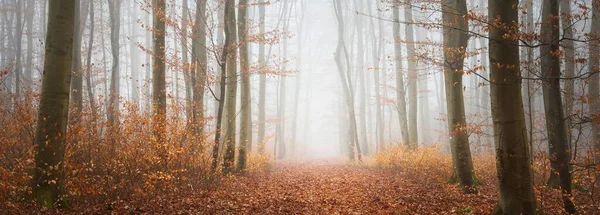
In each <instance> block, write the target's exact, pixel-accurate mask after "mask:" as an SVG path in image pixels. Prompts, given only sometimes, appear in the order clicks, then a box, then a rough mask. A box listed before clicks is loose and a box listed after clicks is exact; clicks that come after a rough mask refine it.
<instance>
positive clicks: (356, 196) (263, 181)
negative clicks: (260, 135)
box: [117, 161, 496, 214]
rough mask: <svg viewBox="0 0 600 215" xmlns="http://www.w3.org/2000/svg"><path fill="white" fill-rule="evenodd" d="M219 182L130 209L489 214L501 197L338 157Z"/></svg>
mask: <svg viewBox="0 0 600 215" xmlns="http://www.w3.org/2000/svg"><path fill="white" fill-rule="evenodd" d="M216 186H218V188H215V189H208V190H202V191H198V192H195V193H194V194H192V195H189V196H185V197H181V198H177V199H170V200H167V202H164V201H165V200H160V203H158V202H157V203H156V204H146V205H145V206H144V207H142V208H135V209H134V210H133V211H131V210H129V212H134V213H147V212H150V213H155V212H160V213H163V214H457V213H459V214H460V213H464V214H470V213H474V214H483V213H489V212H490V211H491V210H492V209H493V207H494V205H495V202H496V197H495V190H494V189H493V188H492V189H490V190H487V189H486V188H484V190H482V193H480V194H478V195H463V194H461V193H460V190H459V189H458V188H457V187H456V186H454V185H449V184H447V183H439V181H438V180H435V179H423V178H411V177H407V176H406V175H405V174H403V173H401V172H394V171H390V170H382V169H378V168H373V167H365V166H358V165H348V164H344V163H342V162H337V161H304V162H300V161H295V162H277V163H275V164H274V165H273V166H272V167H271V168H270V169H269V170H268V171H265V172H263V173H255V174H251V175H246V176H231V177H227V178H224V179H222V180H221V181H220V182H219V184H218V185H216ZM486 193H487V194H491V195H486ZM121 209H124V208H121ZM129 209H132V208H129ZM117 210H119V209H117ZM123 212H124V211H123Z"/></svg>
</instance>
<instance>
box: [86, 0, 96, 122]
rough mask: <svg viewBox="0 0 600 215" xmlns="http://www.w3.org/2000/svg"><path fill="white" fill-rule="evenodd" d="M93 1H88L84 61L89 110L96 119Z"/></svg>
mask: <svg viewBox="0 0 600 215" xmlns="http://www.w3.org/2000/svg"><path fill="white" fill-rule="evenodd" d="M94 25H95V23H94V1H90V36H89V41H88V53H87V60H86V65H87V66H86V70H85V71H86V77H85V82H86V86H87V93H88V99H89V100H90V108H91V109H92V119H93V120H95V119H96V117H97V116H96V104H95V101H94V100H95V98H94V86H93V85H92V51H93V50H94V48H93V47H94V27H95V26H94Z"/></svg>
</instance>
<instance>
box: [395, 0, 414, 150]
mask: <svg viewBox="0 0 600 215" xmlns="http://www.w3.org/2000/svg"><path fill="white" fill-rule="evenodd" d="M393 10H394V12H393V13H394V53H395V54H396V104H397V107H396V108H397V111H398V120H399V121H400V133H401V134H402V142H403V143H404V145H405V146H407V147H412V145H411V142H410V136H409V135H410V134H409V133H408V132H409V131H408V120H407V119H406V94H405V91H404V74H403V73H402V70H403V69H402V43H401V38H400V7H398V6H395V7H394V8H393Z"/></svg>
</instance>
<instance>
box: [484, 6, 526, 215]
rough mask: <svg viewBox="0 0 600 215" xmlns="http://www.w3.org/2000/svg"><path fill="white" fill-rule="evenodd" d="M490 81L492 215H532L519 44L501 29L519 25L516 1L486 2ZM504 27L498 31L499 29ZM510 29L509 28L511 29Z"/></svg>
mask: <svg viewBox="0 0 600 215" xmlns="http://www.w3.org/2000/svg"><path fill="white" fill-rule="evenodd" d="M488 4H489V6H488V14H489V17H490V19H492V20H494V21H493V22H492V23H494V26H493V27H492V28H491V29H490V33H489V34H490V40H489V47H490V65H492V66H491V68H490V80H493V83H492V86H491V103H492V119H493V122H494V139H495V142H496V168H497V171H498V182H499V190H500V195H499V202H498V206H497V207H496V209H495V210H494V213H493V214H535V212H536V203H535V202H536V200H535V195H534V193H533V170H532V168H531V159H530V153H529V151H530V150H531V149H530V146H529V144H528V142H527V135H526V132H527V130H526V127H525V117H524V113H523V112H524V111H523V104H522V103H521V102H520V101H522V98H521V97H522V94H521V77H519V74H520V66H519V46H518V41H517V40H515V39H512V38H513V37H506V34H510V33H514V32H505V31H504V30H503V28H504V27H507V26H511V27H512V25H514V23H518V19H519V16H518V9H517V8H516V7H515V5H518V0H507V1H500V0H489V1H488ZM498 25H499V26H503V27H499V26H498ZM511 29H512V28H511Z"/></svg>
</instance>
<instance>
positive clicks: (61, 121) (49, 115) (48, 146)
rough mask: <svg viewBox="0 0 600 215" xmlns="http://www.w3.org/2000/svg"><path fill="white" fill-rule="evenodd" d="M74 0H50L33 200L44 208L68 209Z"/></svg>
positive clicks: (37, 131)
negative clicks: (67, 148)
mask: <svg viewBox="0 0 600 215" xmlns="http://www.w3.org/2000/svg"><path fill="white" fill-rule="evenodd" d="M75 9H76V7H75V1H74V0H51V1H50V8H49V13H48V21H49V22H48V36H47V37H46V43H45V44H46V51H45V53H46V57H45V60H44V73H43V77H42V91H41V95H40V105H39V106H38V107H39V109H38V120H37V128H36V133H35V168H34V170H33V178H32V180H33V181H32V182H33V183H32V191H33V197H34V199H35V200H37V201H38V202H39V203H40V204H42V205H43V206H45V207H48V208H52V207H55V206H56V207H68V202H67V199H66V193H65V191H64V182H63V181H64V177H65V172H64V167H65V163H64V162H63V159H64V155H65V136H66V132H67V121H68V115H69V111H68V109H69V108H68V107H69V93H70V90H69V87H70V80H71V63H72V60H73V58H72V55H73V50H72V47H73V32H74V22H75Z"/></svg>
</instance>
